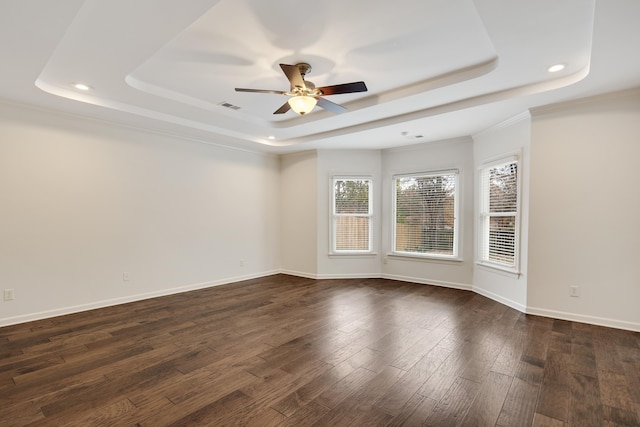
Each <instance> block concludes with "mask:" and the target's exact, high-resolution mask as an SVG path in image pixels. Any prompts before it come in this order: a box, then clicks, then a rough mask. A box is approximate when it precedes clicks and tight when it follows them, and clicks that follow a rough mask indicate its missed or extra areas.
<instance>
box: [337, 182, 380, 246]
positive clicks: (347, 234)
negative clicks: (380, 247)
mask: <svg viewBox="0 0 640 427" xmlns="http://www.w3.org/2000/svg"><path fill="white" fill-rule="evenodd" d="M333 191H334V193H333V251H335V252H340V251H355V252H369V251H371V212H372V210H371V180H370V179H350V178H336V179H334V180H333Z"/></svg>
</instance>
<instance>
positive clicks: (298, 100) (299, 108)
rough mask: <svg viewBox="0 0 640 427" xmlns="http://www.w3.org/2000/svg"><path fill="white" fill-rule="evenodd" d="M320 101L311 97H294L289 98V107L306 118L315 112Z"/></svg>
mask: <svg viewBox="0 0 640 427" xmlns="http://www.w3.org/2000/svg"><path fill="white" fill-rule="evenodd" d="M317 102H318V101H317V100H316V99H315V98H313V97H311V96H294V97H293V98H289V106H290V107H291V109H292V110H293V111H295V112H296V113H298V114H300V115H301V116H304V115H305V114H307V113H310V112H311V110H313V107H315V106H316V103H317Z"/></svg>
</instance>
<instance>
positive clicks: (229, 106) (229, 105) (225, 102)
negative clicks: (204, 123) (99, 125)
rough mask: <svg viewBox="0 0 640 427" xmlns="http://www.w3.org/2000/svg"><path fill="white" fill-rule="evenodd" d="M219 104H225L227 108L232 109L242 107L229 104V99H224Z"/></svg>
mask: <svg viewBox="0 0 640 427" xmlns="http://www.w3.org/2000/svg"><path fill="white" fill-rule="evenodd" d="M218 105H221V106H223V107H225V108H231V109H232V110H239V109H240V107H238V106H237V105H233V104H229V103H228V102H227V101H222V102H221V103H219V104H218Z"/></svg>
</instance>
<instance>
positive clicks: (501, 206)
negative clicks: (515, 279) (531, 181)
mask: <svg viewBox="0 0 640 427" xmlns="http://www.w3.org/2000/svg"><path fill="white" fill-rule="evenodd" d="M518 188H519V185H518V161H517V158H509V159H503V160H501V161H498V162H494V163H493V164H490V165H488V166H485V167H484V168H483V169H481V171H480V195H481V207H480V227H479V230H480V236H479V242H480V248H479V249H480V250H479V258H480V262H481V263H485V264H488V265H492V266H494V267H497V268H502V269H505V270H512V271H514V272H516V271H517V270H518V229H519V222H520V218H519V211H518V205H519V195H518Z"/></svg>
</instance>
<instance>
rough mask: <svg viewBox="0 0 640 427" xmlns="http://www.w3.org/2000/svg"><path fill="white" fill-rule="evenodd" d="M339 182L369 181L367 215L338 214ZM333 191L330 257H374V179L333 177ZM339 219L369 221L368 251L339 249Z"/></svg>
mask: <svg viewBox="0 0 640 427" xmlns="http://www.w3.org/2000/svg"><path fill="white" fill-rule="evenodd" d="M338 181H367V183H368V187H369V194H368V196H369V197H368V205H369V206H368V213H367V214H338V213H336V182H338ZM330 183H331V190H330V193H331V195H330V198H331V205H330V209H331V225H330V233H329V234H330V237H329V255H331V256H333V255H339V256H349V255H356V256H358V255H374V251H373V247H374V246H373V230H374V227H373V222H374V215H373V202H374V198H373V190H374V182H373V177H371V176H369V175H334V176H332V177H331V181H330ZM338 217H364V218H367V219H368V236H369V241H368V249H366V250H360V249H337V248H336V245H337V240H338V239H337V237H336V233H337V222H338V221H337V218H338Z"/></svg>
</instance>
